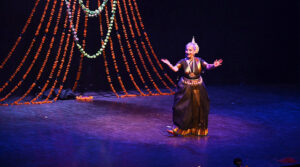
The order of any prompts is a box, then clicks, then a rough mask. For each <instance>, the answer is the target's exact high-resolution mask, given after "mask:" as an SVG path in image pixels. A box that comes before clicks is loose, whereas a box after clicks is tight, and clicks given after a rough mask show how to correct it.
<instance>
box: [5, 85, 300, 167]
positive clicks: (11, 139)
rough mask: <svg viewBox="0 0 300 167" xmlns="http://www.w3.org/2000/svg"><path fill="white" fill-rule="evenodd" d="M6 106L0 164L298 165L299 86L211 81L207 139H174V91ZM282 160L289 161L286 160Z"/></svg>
mask: <svg viewBox="0 0 300 167" xmlns="http://www.w3.org/2000/svg"><path fill="white" fill-rule="evenodd" d="M91 94H93V95H95V98H94V100H93V102H80V101H76V100H66V101H58V102H56V103H54V104H43V105H20V106H8V107H5V106H0V166H22V167H23V166H28V167H33V166H43V167H45V166H49V167H50V166H51V167H53V166H62V167H66V166H78V167H84V166H101V167H106V166H108V167H110V166H130V167H135V166H143V167H148V166H149V167H154V166H184V167H197V166H201V167H230V166H233V163H232V161H233V159H234V158H236V157H240V158H241V159H242V160H243V161H244V162H245V164H247V165H248V166H249V167H262V166H263V167H276V166H284V165H291V164H299V163H300V124H299V120H300V89H299V87H298V88H297V87H296V86H210V87H208V94H209V96H210V99H211V112H210V115H209V132H208V136H206V137H172V136H170V135H168V134H167V132H166V129H168V127H167V126H171V125H172V109H171V107H172V103H173V96H152V97H134V98H121V99H117V98H115V97H111V96H102V95H98V94H96V93H87V95H91ZM282 161H286V162H285V163H283V162H282Z"/></svg>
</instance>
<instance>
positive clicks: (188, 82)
mask: <svg viewBox="0 0 300 167" xmlns="http://www.w3.org/2000/svg"><path fill="white" fill-rule="evenodd" d="M181 82H183V83H184V84H186V85H201V84H202V77H200V78H197V79H188V78H185V77H181Z"/></svg>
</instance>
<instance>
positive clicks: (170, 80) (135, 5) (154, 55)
mask: <svg viewBox="0 0 300 167" xmlns="http://www.w3.org/2000/svg"><path fill="white" fill-rule="evenodd" d="M133 3H134V8H135V11H136V14H137V16H138V20H139V23H140V26H141V28H142V30H143V32H144V36H145V39H146V41H147V44H148V46H149V48H150V50H151V53H152V55H153V57H154V58H155V60H156V63H157V64H158V66H159V68H160V69H161V70H162V71H164V68H163V66H162V65H161V63H160V61H159V59H158V58H157V55H156V54H155V52H154V49H153V47H152V45H151V42H150V40H149V37H148V34H147V33H146V31H145V26H144V23H143V21H142V17H141V14H140V11H139V8H138V5H137V3H136V0H133ZM164 76H165V77H166V78H167V79H168V80H169V82H170V83H171V84H172V85H173V86H174V87H177V85H176V84H175V83H174V81H173V80H172V79H171V78H170V76H169V75H168V74H167V73H164Z"/></svg>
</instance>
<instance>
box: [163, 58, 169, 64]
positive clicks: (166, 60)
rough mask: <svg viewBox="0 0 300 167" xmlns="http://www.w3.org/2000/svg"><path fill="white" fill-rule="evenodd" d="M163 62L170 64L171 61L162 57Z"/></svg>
mask: <svg viewBox="0 0 300 167" xmlns="http://www.w3.org/2000/svg"><path fill="white" fill-rule="evenodd" d="M161 61H162V62H164V63H165V64H170V61H169V60H168V59H161Z"/></svg>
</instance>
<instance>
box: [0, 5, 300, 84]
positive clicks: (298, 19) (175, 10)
mask: <svg viewBox="0 0 300 167" xmlns="http://www.w3.org/2000/svg"><path fill="white" fill-rule="evenodd" d="M41 1H42V0H41ZM0 3H1V4H0V14H1V27H0V36H1V38H0V43H1V45H0V58H1V61H2V60H3V58H5V57H6V56H7V54H8V52H9V50H10V49H11V47H12V46H13V44H14V42H15V40H16V39H17V37H18V35H19V33H20V31H21V29H22V27H23V25H24V24H25V21H26V19H27V17H28V15H29V14H30V12H31V9H32V7H33V6H34V1H16V0H11V1H1V2H0ZM42 3H45V2H43V1H42ZM92 4H94V5H96V3H93V2H92ZM138 5H139V8H140V11H141V14H142V17H143V21H144V24H145V28H146V31H147V32H148V34H149V36H150V40H151V42H152V45H153V47H154V49H155V51H156V52H157V55H158V57H160V58H167V59H169V60H170V61H171V62H172V63H173V64H175V63H176V62H177V61H179V60H180V59H182V58H184V49H185V44H186V43H188V42H189V41H191V39H192V36H195V38H196V42H197V43H198V44H199V46H200V52H199V55H198V56H199V57H202V58H203V59H204V60H206V61H207V62H210V63H212V62H213V60H215V59H219V58H222V59H223V60H224V63H223V66H222V67H221V68H219V69H216V70H214V71H209V72H206V73H205V74H204V78H205V81H206V84H207V85H214V84H299V83H300V54H299V53H300V49H299V44H300V43H299V41H300V40H299V39H300V35H299V29H300V26H299V25H300V12H299V10H300V1H298V0H289V1H286V0H273V1H222V0H213V1H206V0H186V1H182V0H173V1H161V0H151V1H150V0H144V1H138ZM94 8H96V7H94ZM33 21H35V22H38V21H39V20H33ZM89 24H90V25H89V31H88V37H87V47H88V48H87V49H88V50H89V49H90V50H92V51H94V50H96V49H94V48H98V47H99V45H98V44H95V42H94V41H97V39H95V38H96V37H97V36H95V35H94V34H93V32H97V31H96V30H95V31H93V25H92V24H93V22H92V21H91V22H89ZM31 30H32V31H33V30H34V29H31ZM114 35H115V34H114V32H113V33H112V36H114ZM28 39H29V38H28ZM25 40H26V38H25ZM30 40H31V39H30ZM30 40H28V43H29V42H30ZM19 49H20V48H19ZM24 49H26V47H25V46H24ZM16 54H18V52H16ZM44 54H45V53H44ZM77 59H78V60H79V55H78V58H77ZM95 60H96V61H95ZM75 64H76V63H75ZM15 68H16V67H15V66H14V65H13V64H11V65H10V67H9V68H8V69H7V70H8V71H7V72H4V73H3V72H2V73H1V79H0V81H1V85H2V84H3V83H4V82H5V79H7V78H8V75H10V74H11V73H12V72H13V71H14V70H15ZM167 72H168V73H170V75H171V76H172V77H173V78H174V80H175V81H176V78H177V76H176V74H173V73H172V72H171V71H170V70H167ZM72 73H73V74H74V75H72ZM75 73H76V71H75V70H74V71H72V69H71V75H70V80H72V79H74V77H76V76H75ZM80 86H81V88H82V87H85V88H90V89H92V88H95V89H98V88H102V89H109V87H108V85H107V82H106V77H105V71H104V65H103V59H102V58H97V59H92V60H85V61H84V66H83V75H82V78H81V80H80Z"/></svg>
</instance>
